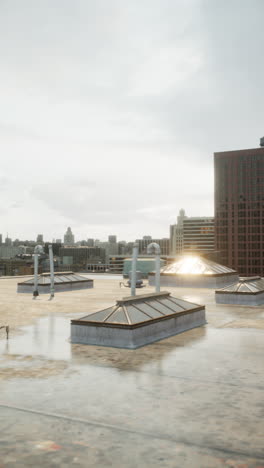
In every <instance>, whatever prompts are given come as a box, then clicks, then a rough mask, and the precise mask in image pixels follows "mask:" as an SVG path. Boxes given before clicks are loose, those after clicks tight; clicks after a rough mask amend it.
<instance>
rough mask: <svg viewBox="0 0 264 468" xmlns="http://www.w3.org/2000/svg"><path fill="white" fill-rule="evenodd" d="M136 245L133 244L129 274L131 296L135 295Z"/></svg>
mask: <svg viewBox="0 0 264 468" xmlns="http://www.w3.org/2000/svg"><path fill="white" fill-rule="evenodd" d="M137 256H138V244H134V247H133V257H132V274H131V296H135V295H136V282H137Z"/></svg>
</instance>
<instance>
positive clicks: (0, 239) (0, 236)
mask: <svg viewBox="0 0 264 468" xmlns="http://www.w3.org/2000/svg"><path fill="white" fill-rule="evenodd" d="M2 243H3V236H2V234H0V245H2Z"/></svg>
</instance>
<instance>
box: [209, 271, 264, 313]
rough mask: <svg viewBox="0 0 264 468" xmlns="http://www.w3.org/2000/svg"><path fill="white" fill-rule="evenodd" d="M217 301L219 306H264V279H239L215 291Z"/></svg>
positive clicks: (255, 277)
mask: <svg viewBox="0 0 264 468" xmlns="http://www.w3.org/2000/svg"><path fill="white" fill-rule="evenodd" d="M215 300H216V303H217V304H237V305H253V306H254V305H261V304H264V278H261V277H260V276H254V277H249V278H239V280H238V281H236V282H235V283H233V284H230V285H229V286H226V287H225V288H222V289H219V290H217V291H215Z"/></svg>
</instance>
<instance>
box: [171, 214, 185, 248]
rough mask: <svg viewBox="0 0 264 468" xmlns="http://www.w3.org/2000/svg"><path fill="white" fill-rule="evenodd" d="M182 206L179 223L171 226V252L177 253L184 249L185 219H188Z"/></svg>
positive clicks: (178, 217) (178, 218)
mask: <svg viewBox="0 0 264 468" xmlns="http://www.w3.org/2000/svg"><path fill="white" fill-rule="evenodd" d="M186 218H187V217H186V216H185V211H184V209H183V208H182V209H181V210H180V211H179V215H178V216H177V223H176V224H172V225H171V226H170V254H171V255H177V254H180V253H181V252H182V251H183V220H184V219H186Z"/></svg>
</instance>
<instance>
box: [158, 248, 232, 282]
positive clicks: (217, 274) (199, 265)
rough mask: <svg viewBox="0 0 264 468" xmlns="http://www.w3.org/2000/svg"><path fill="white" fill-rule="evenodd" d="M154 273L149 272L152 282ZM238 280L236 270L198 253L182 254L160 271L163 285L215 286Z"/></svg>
mask: <svg viewBox="0 0 264 468" xmlns="http://www.w3.org/2000/svg"><path fill="white" fill-rule="evenodd" d="M154 275H155V272H151V273H150V274H149V283H150V284H154ZM237 280H238V273H237V272H236V271H235V270H232V269H231V268H228V267H226V266H224V265H220V264H219V263H216V262H213V261H211V260H208V259H207V258H203V257H199V256H197V255H182V256H181V257H179V258H178V259H177V260H176V261H175V262H173V263H171V264H169V265H167V266H166V267H164V268H162V269H161V271H160V284H161V286H181V287H185V286H186V287H203V288H215V287H221V286H226V285H228V284H232V283H234V282H235V281H237Z"/></svg>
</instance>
